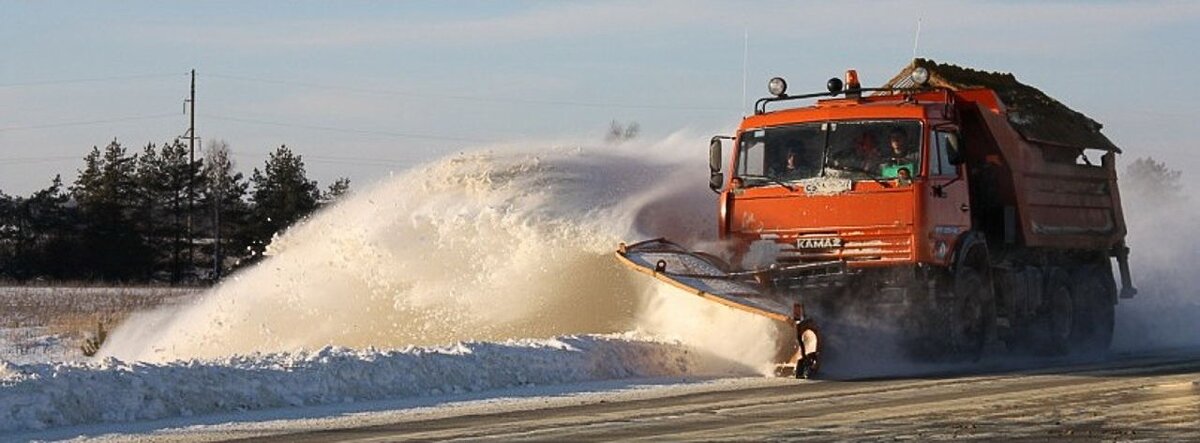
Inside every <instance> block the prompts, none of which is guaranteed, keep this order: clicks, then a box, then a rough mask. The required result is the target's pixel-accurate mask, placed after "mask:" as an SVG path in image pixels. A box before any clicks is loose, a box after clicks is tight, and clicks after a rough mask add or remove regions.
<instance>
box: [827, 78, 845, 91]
mask: <svg viewBox="0 0 1200 443" xmlns="http://www.w3.org/2000/svg"><path fill="white" fill-rule="evenodd" d="M825 89H828V90H829V93H830V94H837V93H839V92H842V79H840V78H837V77H834V78H831V79H829V81H827V82H825Z"/></svg>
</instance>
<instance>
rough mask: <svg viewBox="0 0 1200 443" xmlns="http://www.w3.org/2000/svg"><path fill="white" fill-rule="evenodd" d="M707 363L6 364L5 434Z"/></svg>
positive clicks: (656, 353)
mask: <svg viewBox="0 0 1200 443" xmlns="http://www.w3.org/2000/svg"><path fill="white" fill-rule="evenodd" d="M706 364H707V363H706V361H705V358H703V357H702V356H700V355H699V354H698V353H697V352H694V351H691V350H689V349H688V348H687V347H685V346H681V345H679V344H678V343H669V342H663V341H657V340H653V339H648V338H641V337H637V336H633V335H628V334H626V335H620V336H599V335H591V336H571V337H560V338H557V339H550V340H513V341H507V342H502V343H460V344H457V345H453V346H446V347H422V348H409V349H403V350H395V351H375V350H363V351H355V350H350V349H344V348H325V349H321V350H318V351H313V352H296V353H278V354H264V355H254V356H246V357H231V358H225V359H213V360H190V361H179V362H172V363H164V364H153V363H124V362H121V361H118V360H115V359H104V360H99V361H93V362H72V363H31V364H23V365H22V364H13V363H0V432H5V433H14V432H21V431H30V430H40V429H46V428H53V427H61V426H73V425H81V424H94V423H105V422H108V423H112V422H135V421H146V420H156V419H163V418H171V417H188V416H193V415H201V414H213V413H223V412H237V411H250V410H261V409H269V408H281V407H298V406H313V405H328V404H338V403H354V402H362V401H372V400H383V399H390V400H396V399H409V398H418V397H430V396H447V395H456V394H466V393H479V392H484V391H489V390H497V389H510V388H518V387H530V386H554V385H563V384H568V383H579V382H587V381H597V380H619V379H629V378H646V377H668V376H673V377H678V376H692V375H694V374H696V373H698V372H702V371H703V372H709V373H711V370H712V369H713V367H712V366H706Z"/></svg>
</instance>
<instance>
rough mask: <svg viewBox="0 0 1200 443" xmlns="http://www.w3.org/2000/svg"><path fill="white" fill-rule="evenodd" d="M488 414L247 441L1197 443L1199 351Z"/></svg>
mask: <svg viewBox="0 0 1200 443" xmlns="http://www.w3.org/2000/svg"><path fill="white" fill-rule="evenodd" d="M1025 366H1026V367H1025V368H1016V369H1013V368H1009V369H994V368H993V369H990V370H987V371H986V372H983V373H981V371H980V370H979V369H975V370H973V371H970V372H962V371H959V372H958V373H953V372H952V373H943V374H936V375H929V374H926V375H921V376H907V377H898V378H889V379H871V380H852V381H801V380H786V381H780V382H779V383H778V384H777V385H773V386H770V387H754V388H748V389H735V390H724V391H716V392H702V393H691V394H685V395H675V396H667V397H659V398H648V399H639V400H632V401H593V402H584V404H577V405H571V406H557V407H551V408H546V409H533V410H523V411H518V412H513V411H495V412H488V413H474V414H469V415H459V416H450V417H438V418H420V417H417V418H413V419H411V420H404V421H397V422H394V423H389V424H383V425H375V426H369V427H360V428H350V429H333V430H322V431H316V432H306V433H299V434H285V435H276V436H271V437H263V438H257V439H252V440H254V441H288V442H303V441H408V440H439V441H442V440H473V441H474V440H498V441H513V440H540V441H580V440H621V441H629V440H707V441H714V440H717V441H727V440H803V439H812V440H822V441H827V440H831V439H852V440H888V441H895V440H907V439H912V440H941V439H966V438H974V439H988V440H993V439H1001V438H1002V439H1008V440H1047V439H1052V440H1083V441H1097V440H1105V441H1113V440H1116V441H1131V440H1173V441H1200V350H1197V349H1188V350H1174V351H1168V352H1156V353H1144V354H1140V355H1122V356H1115V357H1113V358H1110V359H1109V360H1107V361H1104V362H1098V363H1082V364H1080V363H1074V364H1071V363H1060V364H1057V365H1054V366H1053V367H1048V368H1046V367H1044V368H1039V369H1030V368H1029V367H1028V366H1029V365H1025Z"/></svg>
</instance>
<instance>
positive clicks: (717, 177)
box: [708, 172, 725, 194]
mask: <svg viewBox="0 0 1200 443" xmlns="http://www.w3.org/2000/svg"><path fill="white" fill-rule="evenodd" d="M724 187H725V174H722V173H720V172H713V173H711V174H709V176H708V189H712V191H713V192H716V193H718V194H720V193H721V188H724Z"/></svg>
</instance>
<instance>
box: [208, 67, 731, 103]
mask: <svg viewBox="0 0 1200 443" xmlns="http://www.w3.org/2000/svg"><path fill="white" fill-rule="evenodd" d="M204 75H205V76H208V77H213V78H223V79H227V80H237V81H243V82H255V83H267V84H276V85H289V86H301V87H306V88H314V89H329V90H337V91H347V92H354V93H360V94H385V95H394V96H401V97H413V98H429V99H443V100H460V101H473V102H489V103H516V104H529V105H549V106H575V107H585V108H614V109H660V110H675V111H681V110H682V111H712V112H736V111H737V110H736V109H732V108H724V107H709V106H688V105H665V104H641V103H600V102H586V101H573V100H544V99H532V98H517V97H490V96H479V95H459V94H430V93H418V92H406V91H395V90H386V89H372V88H362V87H354V86H339V85H329V84H321V83H309V82H298V81H290V80H275V79H267V78H259V77H246V76H240V75H229V74H214V73H206V74H204Z"/></svg>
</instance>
